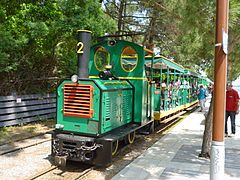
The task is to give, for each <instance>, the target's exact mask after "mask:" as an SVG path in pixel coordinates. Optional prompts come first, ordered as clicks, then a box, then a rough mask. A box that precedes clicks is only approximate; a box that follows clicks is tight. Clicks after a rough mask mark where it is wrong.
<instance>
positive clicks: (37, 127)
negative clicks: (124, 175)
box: [0, 118, 183, 180]
mask: <svg viewBox="0 0 240 180" xmlns="http://www.w3.org/2000/svg"><path fill="white" fill-rule="evenodd" d="M182 119H183V118H182ZM53 127H54V120H47V121H42V122H40V123H31V124H27V125H22V126H13V127H5V128H1V129H0V145H1V144H5V143H9V142H13V141H16V140H21V139H25V138H28V137H31V136H36V135H38V134H43V133H45V132H47V131H51V130H53ZM170 129H171V128H170ZM170 129H168V130H170ZM158 130H159V129H156V131H155V132H154V133H152V134H150V135H141V134H138V135H137V136H136V139H135V142H134V143H133V144H131V145H127V146H126V145H124V143H123V142H121V143H120V148H119V151H118V153H117V155H116V157H114V158H113V163H112V165H110V166H109V167H107V168H98V167H94V170H93V171H91V173H89V174H88V175H87V176H86V177H85V178H82V179H88V180H89V179H111V178H112V177H113V176H114V175H115V174H117V173H118V172H119V171H121V170H122V169H123V168H124V167H125V166H127V165H128V164H129V163H130V162H132V161H133V160H134V159H135V158H136V157H138V156H139V155H141V154H142V153H143V152H144V151H145V150H146V149H148V148H149V147H151V146H152V145H153V144H154V143H155V142H156V141H158V140H159V139H160V138H161V137H162V136H164V134H166V133H167V131H168V130H167V131H164V132H158ZM47 179H48V178H47ZM60 179H64V178H60Z"/></svg>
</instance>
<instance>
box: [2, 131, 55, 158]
mask: <svg viewBox="0 0 240 180" xmlns="http://www.w3.org/2000/svg"><path fill="white" fill-rule="evenodd" d="M47 133H49V132H46V133H41V134H38V135H36V136H31V137H28V138H24V139H21V140H17V141H14V142H12V143H5V144H2V145H1V146H0V156H2V155H6V154H9V153H13V152H16V151H20V150H23V149H26V148H29V147H33V146H37V145H39V144H42V143H45V142H48V141H51V138H50V137H49V138H44V140H39V141H37V142H34V143H30V144H25V145H22V146H19V147H14V148H12V149H7V150H1V148H3V147H4V146H8V145H9V146H11V144H14V143H19V142H21V141H26V140H30V139H33V138H36V137H40V136H44V135H45V134H47ZM4 149H5V148H4ZM1 151H2V152H1Z"/></svg>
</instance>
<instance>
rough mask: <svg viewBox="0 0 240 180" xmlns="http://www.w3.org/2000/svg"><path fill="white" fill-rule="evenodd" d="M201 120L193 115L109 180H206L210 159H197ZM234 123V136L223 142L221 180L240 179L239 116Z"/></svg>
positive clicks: (198, 113) (199, 116)
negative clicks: (223, 171)
mask: <svg viewBox="0 0 240 180" xmlns="http://www.w3.org/2000/svg"><path fill="white" fill-rule="evenodd" d="M204 119H205V118H204V112H194V113H192V114H191V115H190V116H188V117H187V118H186V119H185V120H183V121H182V122H181V123H180V124H178V125H177V126H176V127H174V128H173V129H172V130H171V131H170V132H169V133H168V134H167V135H165V136H164V137H163V138H161V139H160V140H159V141H158V142H156V143H155V144H154V145H153V146H152V147H150V148H149V149H147V150H146V151H145V152H144V153H143V154H142V155H141V156H139V157H138V158H137V159H135V160H134V161H133V162H132V163H130V164H129V165H128V166H126V167H125V168H124V169H122V170H121V171H120V172H119V173H118V174H117V175H115V176H114V177H113V178H112V180H120V179H121V180H124V179H130V180H131V179H132V180H135V179H138V180H141V179H163V180H189V179H194V180H196V179H199V180H209V179H210V175H209V171H210V160H206V159H200V158H198V155H199V153H200V152H201V145H202V137H203V131H204ZM236 124H237V127H236V128H237V134H236V136H235V137H231V138H230V137H228V138H226V139H225V151H226V155H225V177H224V178H223V179H224V180H237V179H239V178H240V116H237V120H236ZM229 125H230V120H229Z"/></svg>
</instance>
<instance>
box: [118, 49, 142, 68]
mask: <svg viewBox="0 0 240 180" xmlns="http://www.w3.org/2000/svg"><path fill="white" fill-rule="evenodd" d="M137 62H138V54H137V52H136V51H135V50H134V49H133V48H132V47H125V48H124V49H123V51H122V54H121V66H122V68H123V70H125V71H127V72H131V71H133V70H134V69H135V68H136V66H137Z"/></svg>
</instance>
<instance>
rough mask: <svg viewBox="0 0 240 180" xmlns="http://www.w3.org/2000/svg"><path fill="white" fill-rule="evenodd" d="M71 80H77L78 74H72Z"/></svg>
mask: <svg viewBox="0 0 240 180" xmlns="http://www.w3.org/2000/svg"><path fill="white" fill-rule="evenodd" d="M71 80H72V82H74V83H76V82H77V81H78V76H77V75H76V74H74V75H72V77H71Z"/></svg>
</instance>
